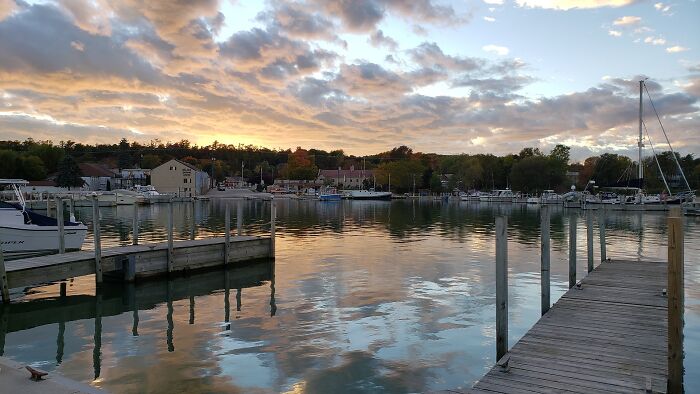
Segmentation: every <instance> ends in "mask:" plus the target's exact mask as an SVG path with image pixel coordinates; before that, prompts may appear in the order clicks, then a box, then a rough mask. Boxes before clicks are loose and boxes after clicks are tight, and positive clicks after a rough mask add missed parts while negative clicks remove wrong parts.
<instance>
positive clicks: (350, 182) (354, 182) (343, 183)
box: [316, 166, 374, 189]
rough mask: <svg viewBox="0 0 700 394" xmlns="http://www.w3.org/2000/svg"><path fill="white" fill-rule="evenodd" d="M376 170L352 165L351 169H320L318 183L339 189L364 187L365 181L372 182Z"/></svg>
mask: <svg viewBox="0 0 700 394" xmlns="http://www.w3.org/2000/svg"><path fill="white" fill-rule="evenodd" d="M373 177H374V172H373V171H372V170H356V169H355V167H354V166H351V167H350V169H349V170H344V169H342V168H338V169H336V170H319V171H318V177H317V178H316V182H317V184H320V185H332V186H334V187H336V188H338V189H362V186H363V184H364V181H365V180H367V181H368V182H370V183H371V182H372V179H373Z"/></svg>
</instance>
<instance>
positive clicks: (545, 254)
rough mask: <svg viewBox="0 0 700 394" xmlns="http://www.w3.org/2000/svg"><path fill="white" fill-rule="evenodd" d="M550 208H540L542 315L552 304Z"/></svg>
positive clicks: (544, 206)
mask: <svg viewBox="0 0 700 394" xmlns="http://www.w3.org/2000/svg"><path fill="white" fill-rule="evenodd" d="M549 226H550V224H549V208H548V207H547V206H546V205H543V206H542V208H541V209H540V237H541V241H540V262H541V265H542V268H541V273H540V285H541V293H542V297H541V298H542V315H544V314H545V313H547V311H548V310H549V306H550V296H549V289H550V284H549V266H550V246H549V244H550V236H549Z"/></svg>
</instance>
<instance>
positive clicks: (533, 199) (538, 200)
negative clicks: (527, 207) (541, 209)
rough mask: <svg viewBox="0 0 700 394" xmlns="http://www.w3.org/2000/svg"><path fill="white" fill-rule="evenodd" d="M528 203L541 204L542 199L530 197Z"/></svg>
mask: <svg viewBox="0 0 700 394" xmlns="http://www.w3.org/2000/svg"><path fill="white" fill-rule="evenodd" d="M527 203H528V204H539V203H540V198H539V197H528V198H527Z"/></svg>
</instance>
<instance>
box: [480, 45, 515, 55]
mask: <svg viewBox="0 0 700 394" xmlns="http://www.w3.org/2000/svg"><path fill="white" fill-rule="evenodd" d="M481 49H483V50H484V51H486V52H490V53H495V54H496V55H499V56H505V55H507V54H508V52H510V50H509V49H508V48H507V47H504V46H499V45H493V44H490V45H484V46H483V47H481Z"/></svg>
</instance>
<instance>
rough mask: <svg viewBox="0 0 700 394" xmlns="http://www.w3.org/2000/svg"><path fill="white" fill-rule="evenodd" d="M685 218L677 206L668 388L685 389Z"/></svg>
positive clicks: (671, 238) (671, 246)
mask: <svg viewBox="0 0 700 394" xmlns="http://www.w3.org/2000/svg"><path fill="white" fill-rule="evenodd" d="M683 236H684V235H683V218H682V216H681V212H680V208H673V209H672V210H671V212H670V215H669V218H668V385H667V386H668V392H669V393H682V392H683V325H684V321H683V320H684V316H683V308H684V306H685V305H684V304H685V299H684V298H685V297H684V294H683V281H684V266H683V264H684V256H683Z"/></svg>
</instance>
